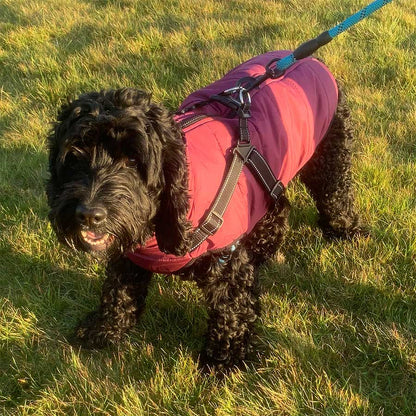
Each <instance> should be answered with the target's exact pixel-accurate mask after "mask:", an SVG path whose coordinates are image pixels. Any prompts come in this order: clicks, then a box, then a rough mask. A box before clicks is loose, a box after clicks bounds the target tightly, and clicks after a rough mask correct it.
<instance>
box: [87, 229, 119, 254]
mask: <svg viewBox="0 0 416 416" xmlns="http://www.w3.org/2000/svg"><path fill="white" fill-rule="evenodd" d="M81 237H82V239H83V241H84V243H86V244H87V245H88V246H89V247H90V248H91V250H95V251H102V250H106V249H107V248H108V247H109V246H110V245H111V244H112V242H113V241H114V236H112V235H110V234H108V233H103V234H101V233H95V232H94V231H81Z"/></svg>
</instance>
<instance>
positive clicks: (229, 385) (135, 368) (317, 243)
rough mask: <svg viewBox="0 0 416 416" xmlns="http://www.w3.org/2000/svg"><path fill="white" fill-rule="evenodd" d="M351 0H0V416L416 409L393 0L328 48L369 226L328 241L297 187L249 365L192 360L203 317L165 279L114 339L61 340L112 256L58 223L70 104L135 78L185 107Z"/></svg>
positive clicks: (406, 118)
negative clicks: (65, 238)
mask: <svg viewBox="0 0 416 416" xmlns="http://www.w3.org/2000/svg"><path fill="white" fill-rule="evenodd" d="M365 3H366V2H365V1H358V0H348V1H347V0H345V1H339V0H316V1H310V2H305V1H303V0H302V1H301V0H290V1H289V0H285V1H283V0H276V1H271V0H263V1H259V0H245V1H242V0H228V1H225V0H223V1H221V0H204V1H192V0H164V1H156V0H119V1H116V0H96V1H87V0H71V1H69V0H60V1H55V0H42V1H41V0H2V1H1V2H0V296H1V297H0V308H1V309H0V406H1V408H0V414H2V415H3V414H4V415H45V416H49V415H92V414H93V415H123V416H124V415H172V416H177V415H218V416H220V415H221V416H222V415H249V416H251V415H253V416H254V415H261V416H266V415H267V416H268V415H291V416H295V415H296V416H303V415H325V416H338V415H379V416H382V415H383V416H399V415H408V416H413V415H414V414H415V408H416V342H415V341H416V339H415V338H416V291H415V289H416V215H415V208H416V193H415V188H416V176H415V170H416V64H415V62H416V53H415V46H416V34H415V33H416V5H415V2H414V0H396V1H394V2H393V3H392V4H390V5H388V6H386V8H384V9H383V10H381V11H379V12H377V14H375V15H374V16H373V17H371V18H370V19H367V20H366V21H364V22H362V23H360V24H359V25H358V26H356V27H355V28H354V29H352V30H350V31H349V32H348V33H346V34H343V35H341V36H340V37H338V38H337V40H335V41H334V42H332V43H331V44H329V45H327V46H325V47H324V48H323V49H322V50H320V51H319V54H318V55H319V56H320V57H321V58H323V59H325V61H326V62H327V63H328V65H329V66H330V68H331V69H332V71H333V73H334V74H335V75H336V77H337V78H338V79H340V80H341V81H342V83H343V84H344V85H345V89H346V91H347V92H348V101H349V104H350V106H351V108H352V114H353V119H354V122H355V126H356V127H355V135H356V137H357V144H356V155H357V157H356V159H355V162H354V179H355V182H356V186H357V188H358V189H359V192H358V196H357V198H358V205H359V209H360V211H361V212H362V216H363V218H364V220H365V221H366V222H367V223H368V224H369V225H370V227H371V232H372V237H371V238H370V239H361V240H357V241H354V242H350V243H348V242H339V243H327V242H326V241H324V240H323V238H322V236H321V234H320V233H319V232H317V230H316V227H315V219H316V212H315V209H314V208H313V206H312V204H311V200H310V198H309V197H308V196H307V194H306V192H305V190H304V188H303V187H302V186H301V185H300V184H299V183H297V182H296V181H295V182H294V183H293V184H292V185H291V186H290V188H289V192H288V193H289V196H290V199H291V200H292V201H293V206H294V208H293V211H292V214H291V219H290V220H291V224H292V229H291V231H290V233H289V235H288V239H287V244H286V245H285V247H284V250H283V254H284V256H285V260H284V261H279V262H275V263H273V264H270V265H268V266H267V267H265V268H264V269H263V270H262V273H261V280H262V286H263V288H264V290H263V295H262V308H263V315H262V318H261V319H260V320H259V323H258V338H257V344H258V350H259V357H258V359H257V362H256V363H255V364H254V365H252V366H249V368H248V369H247V371H244V372H236V373H235V374H233V375H232V376H230V377H229V378H226V380H224V382H223V383H220V382H218V381H217V380H216V379H215V378H213V377H211V376H206V377H205V376H201V375H200V374H199V373H198V371H197V368H196V366H195V364H194V361H193V357H195V355H196V354H197V352H198V350H199V349H200V348H201V345H202V335H203V333H204V328H205V318H206V312H205V310H204V307H203V305H202V303H201V299H200V295H199V293H198V292H197V290H196V289H195V287H194V286H193V285H192V284H188V283H186V284H183V283H181V282H179V281H177V280H175V279H165V278H163V277H157V278H156V279H155V280H154V283H153V286H152V289H151V293H150V296H149V301H148V309H147V312H146V313H145V315H144V316H143V320H142V321H141V323H140V325H139V326H138V328H137V329H136V330H135V331H133V333H132V334H131V335H130V337H129V339H128V341H127V342H126V343H125V344H123V345H122V346H121V347H120V348H119V349H109V350H105V351H97V352H86V351H79V350H77V349H73V348H72V347H71V346H70V345H69V344H68V343H67V341H66V338H65V337H66V336H67V335H68V334H70V332H71V329H73V327H74V326H75V325H76V323H77V321H78V320H79V319H80V318H81V317H82V316H83V315H84V314H85V313H86V312H87V311H90V310H91V309H93V308H94V307H95V306H96V305H97V302H98V298H99V293H100V285H101V280H102V276H103V268H102V265H100V264H96V263H94V262H93V261H91V260H90V259H88V258H87V257H85V256H82V255H80V256H74V255H73V253H69V252H67V251H65V250H64V249H62V248H61V247H59V246H58V244H57V242H56V240H55V237H54V235H53V232H52V230H51V228H50V226H49V225H48V221H47V212H48V208H47V205H46V199H45V195H44V190H43V189H44V182H45V180H46V177H47V173H46V167H47V150H46V143H45V137H46V134H47V131H48V128H49V123H50V121H51V120H52V119H53V117H54V115H55V114H56V109H57V107H58V106H59V105H60V103H62V102H63V101H64V100H65V99H66V97H67V96H73V95H75V94H77V93H80V92H83V91H86V90H92V89H102V88H108V87H120V86H137V87H140V88H145V89H147V90H150V91H151V92H152V93H153V96H154V97H155V99H157V100H161V101H164V102H165V103H166V104H167V105H168V106H169V107H170V108H172V109H173V108H175V107H176V106H177V105H178V104H179V103H180V101H181V99H182V98H183V97H185V96H186V95H187V94H188V93H190V92H191V91H192V90H194V89H196V88H198V87H201V86H203V85H206V84H207V83H209V82H211V81H213V80H214V79H216V78H218V77H219V76H221V75H222V74H223V73H225V72H226V71H227V70H229V69H231V68H232V67H233V66H235V65H236V64H238V63H240V62H241V61H243V60H245V59H247V58H249V57H251V56H253V55H255V54H258V53H261V52H265V51H268V50H272V49H283V48H293V47H295V46H297V45H298V44H299V43H301V42H302V41H304V40H306V39H309V38H311V37H312V36H314V35H316V34H318V33H320V32H321V31H322V30H325V29H328V28H330V27H332V26H333V25H334V24H335V23H337V22H339V21H341V20H342V19H343V18H344V17H346V16H348V15H349V14H351V13H353V12H355V11H356V10H358V9H359V8H360V7H362V6H364V4H365Z"/></svg>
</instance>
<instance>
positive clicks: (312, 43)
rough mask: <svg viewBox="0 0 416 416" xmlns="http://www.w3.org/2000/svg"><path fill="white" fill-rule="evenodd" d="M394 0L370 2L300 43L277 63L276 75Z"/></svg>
mask: <svg viewBox="0 0 416 416" xmlns="http://www.w3.org/2000/svg"><path fill="white" fill-rule="evenodd" d="M392 1H393V0H376V1H374V2H373V3H371V4H369V5H368V6H367V7H364V8H363V9H361V10H360V11H358V12H357V13H355V14H353V15H352V16H350V17H348V18H347V19H345V20H344V21H343V22H342V23H340V24H339V25H337V26H335V27H333V28H332V29H329V30H327V31H325V32H322V33H321V34H320V35H319V36H317V37H316V38H314V39H311V40H308V41H307V42H305V43H303V44H302V45H300V46H299V47H298V48H297V49H295V50H294V51H293V53H292V54H290V55H288V56H285V57H284V58H282V59H280V60H279V61H278V62H277V63H276V68H275V70H274V71H275V75H274V76H276V75H277V74H279V73H283V72H284V71H285V70H286V69H288V68H289V67H290V66H292V65H293V64H294V63H295V62H296V61H298V60H299V59H303V58H306V57H307V56H310V55H312V54H313V53H314V52H315V51H316V50H317V49H318V48H320V47H321V46H323V45H326V44H327V43H329V42H330V41H331V40H332V39H334V38H335V37H336V36H338V35H340V34H341V33H343V32H345V31H346V30H347V29H349V28H350V27H351V26H354V25H355V24H357V23H358V22H360V21H361V20H363V19H365V18H366V17H368V16H370V15H371V14H373V13H374V12H375V11H377V10H379V9H381V8H382V7H384V6H385V5H386V4H388V3H391V2H392Z"/></svg>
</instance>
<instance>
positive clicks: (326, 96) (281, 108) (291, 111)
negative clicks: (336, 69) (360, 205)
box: [128, 51, 338, 273]
mask: <svg viewBox="0 0 416 416" xmlns="http://www.w3.org/2000/svg"><path fill="white" fill-rule="evenodd" d="M289 53H290V52H289V51H276V52H269V53H266V54H264V55H260V56H257V57H255V58H252V59H250V60H249V61H247V62H245V63H243V64H241V65H239V66H238V67H236V68H234V69H233V70H231V71H230V72H229V73H228V74H226V75H225V76H224V77H223V78H221V79H220V80H218V81H216V82H214V83H213V84H211V85H209V86H207V87H205V88H203V89H201V90H198V91H196V92H194V93H192V94H191V95H189V96H188V97H187V98H186V99H185V101H184V102H183V103H182V105H181V108H185V107H188V106H190V105H193V104H195V103H197V102H200V101H204V100H208V99H209V97H210V96H211V95H213V94H218V93H220V92H222V91H224V90H226V89H228V88H232V87H234V86H235V85H236V83H237V81H238V80H240V79H241V78H243V77H256V76H258V75H263V74H264V72H265V66H266V65H267V64H268V63H269V62H270V61H271V60H272V59H274V58H282V57H284V56H286V55H288V54H289ZM250 95H251V100H252V103H251V117H250V118H249V119H248V129H249V132H250V137H251V142H252V144H253V145H254V146H255V147H256V148H257V150H258V151H259V152H260V153H261V154H262V155H263V156H264V158H265V159H266V161H267V162H268V164H269V166H270V167H271V168H272V170H273V173H274V175H275V176H276V178H277V179H279V180H280V181H281V182H282V183H283V184H284V185H285V186H286V185H287V184H288V183H289V181H290V180H291V179H292V178H293V177H294V176H295V175H296V173H297V172H298V171H299V170H300V169H301V168H302V166H303V165H304V164H305V163H306V162H307V161H308V160H309V159H310V158H311V156H312V155H313V153H314V151H315V149H316V146H317V145H318V144H319V143H320V141H321V140H322V139H323V137H324V136H325V134H326V132H327V130H328V129H329V126H330V124H331V121H332V118H333V116H334V114H335V111H336V107H337V103H338V89H337V85H336V81H335V79H334V77H333V76H332V74H331V73H330V72H329V70H328V69H327V68H326V67H325V66H324V65H323V64H322V63H321V62H319V61H318V60H316V59H314V58H306V59H303V60H301V61H299V62H297V63H295V64H294V65H293V66H291V67H290V68H289V69H287V70H286V72H285V73H284V75H283V76H281V77H279V78H276V79H268V80H266V81H265V82H263V83H262V84H260V86H259V87H258V88H256V89H254V90H252V91H251V92H250ZM181 108H180V109H181ZM229 113H230V109H229V108H228V107H226V106H224V105H223V104H220V103H218V102H210V103H209V104H207V105H205V106H203V107H201V108H200V109H198V110H195V111H192V112H188V113H186V114H185V115H181V116H176V121H180V120H181V119H183V118H187V117H189V116H191V115H195V114H206V115H208V117H207V118H204V119H202V120H200V121H198V122H196V123H194V124H192V125H191V126H189V127H187V128H185V129H184V137H185V141H186V157H187V162H188V167H189V196H190V200H189V212H188V219H189V221H190V222H191V223H192V225H193V226H194V227H195V228H196V227H197V226H198V225H199V223H200V222H201V220H202V219H203V217H204V215H205V214H206V212H207V211H208V210H209V208H210V206H211V204H212V202H213V200H214V199H215V197H216V194H217V192H218V190H219V189H220V187H221V182H222V179H223V176H224V172H225V170H226V162H227V160H229V158H230V157H232V155H231V149H232V148H233V147H235V146H236V144H237V140H238V138H239V119H238V117H234V118H228V116H229ZM210 116H212V117H210ZM269 203H270V196H269V195H268V194H267V193H266V192H265V189H264V188H263V186H262V185H261V184H260V183H259V182H258V180H257V179H256V178H255V177H254V176H253V175H252V173H251V172H250V170H249V169H248V168H247V167H246V166H245V167H244V168H243V172H242V174H241V175H240V178H239V180H238V184H237V187H236V189H235V191H234V194H233V195H232V197H231V200H230V203H229V205H228V207H227V210H226V211H225V213H224V223H223V225H222V226H221V228H219V230H218V231H217V232H216V233H215V234H213V235H212V236H209V237H208V238H207V239H206V240H205V241H204V242H203V243H202V244H201V245H200V246H198V247H197V248H196V249H195V250H194V251H192V252H190V253H187V254H186V255H185V256H182V257H178V256H174V255H172V254H165V253H163V252H161V251H160V250H159V247H158V245H157V241H156V238H155V237H154V236H153V237H152V238H151V239H150V240H149V241H148V242H147V243H146V245H145V246H139V247H137V248H136V250H135V251H134V252H132V253H129V254H128V257H129V258H130V260H132V261H133V262H134V263H136V264H137V265H139V266H141V267H143V268H145V269H148V270H151V271H154V272H158V273H173V272H175V271H177V270H179V269H180V268H182V267H184V266H185V265H186V264H188V263H189V262H190V261H191V260H192V259H195V258H197V257H199V256H200V255H201V254H203V253H205V252H207V251H208V250H216V249H221V248H224V247H227V246H229V245H231V244H232V243H233V242H235V241H237V240H239V239H240V238H241V237H242V236H243V235H244V234H247V233H249V232H250V231H251V230H252V229H253V227H254V226H255V224H256V223H257V222H258V221H259V220H260V219H261V218H262V217H263V216H264V215H265V214H266V212H267V208H268V206H269Z"/></svg>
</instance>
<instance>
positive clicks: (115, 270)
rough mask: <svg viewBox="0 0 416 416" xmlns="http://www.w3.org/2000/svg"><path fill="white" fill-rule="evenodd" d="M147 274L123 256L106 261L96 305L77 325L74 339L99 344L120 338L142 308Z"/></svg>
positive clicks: (102, 344) (91, 344)
mask: <svg viewBox="0 0 416 416" xmlns="http://www.w3.org/2000/svg"><path fill="white" fill-rule="evenodd" d="M151 275H152V273H151V272H149V271H147V270H144V269H142V268H140V267H138V266H136V265H135V264H134V263H132V262H131V261H130V260H129V259H127V258H120V259H118V260H117V261H114V262H110V263H109V264H108V266H107V278H106V280H105V281H104V284H103V288H102V295H101V303H100V306H99V308H98V310H97V311H95V312H92V313H90V314H89V315H87V317H86V318H85V319H84V321H83V322H82V323H81V324H80V325H79V327H78V328H77V330H76V333H75V337H76V339H75V340H74V342H75V343H78V344H81V345H82V346H84V347H86V348H101V347H104V346H106V345H107V344H110V343H117V342H118V341H120V339H121V338H122V336H123V335H124V334H125V333H126V332H127V331H128V330H129V329H130V328H132V327H133V326H134V325H135V324H136V323H137V321H138V318H139V316H140V314H141V313H142V311H143V309H144V306H145V299H146V295H147V289H148V285H149V282H150V279H151Z"/></svg>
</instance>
